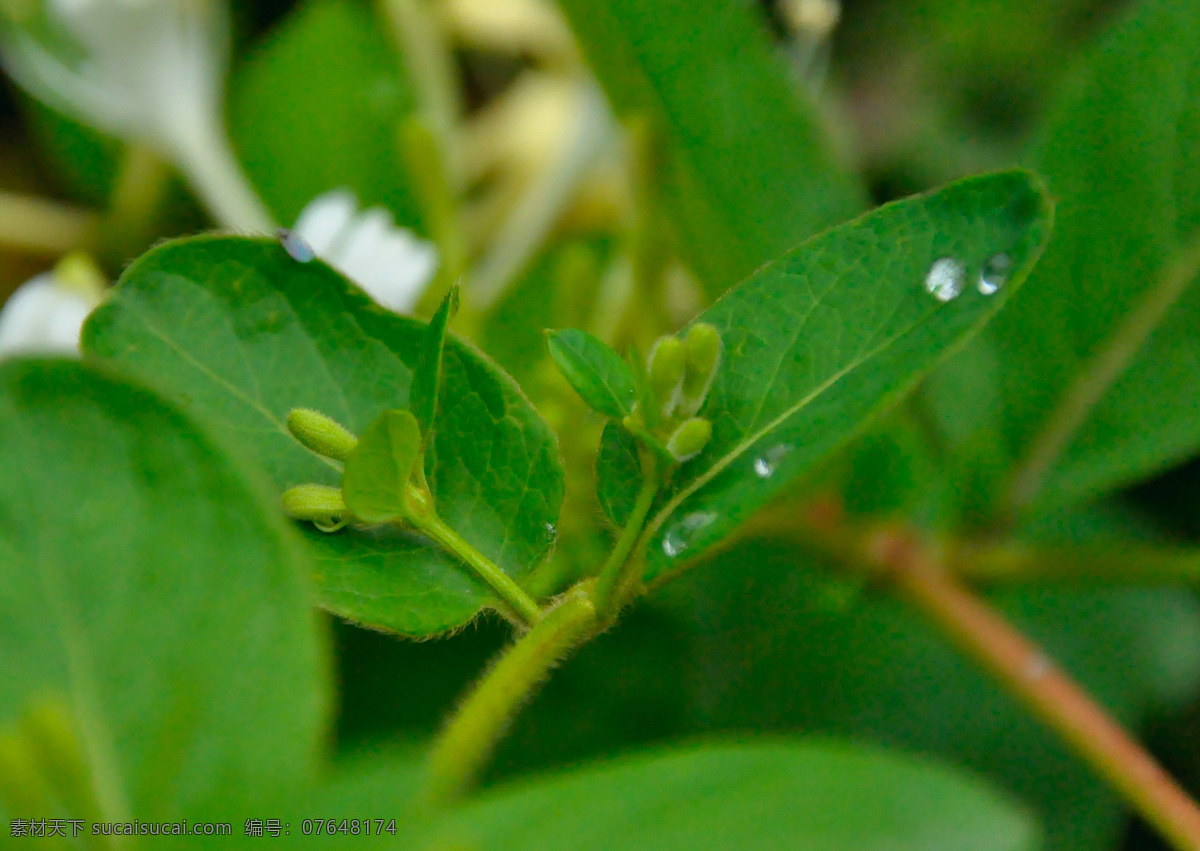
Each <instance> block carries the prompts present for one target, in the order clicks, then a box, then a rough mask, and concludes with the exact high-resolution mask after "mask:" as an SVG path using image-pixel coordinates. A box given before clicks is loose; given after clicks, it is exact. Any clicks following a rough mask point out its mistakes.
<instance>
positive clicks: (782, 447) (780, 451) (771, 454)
mask: <svg viewBox="0 0 1200 851" xmlns="http://www.w3.org/2000/svg"><path fill="white" fill-rule="evenodd" d="M791 451H792V447H791V445H790V444H787V443H781V444H779V445H778V446H772V447H771V448H770V449H768V450H767V451H766V452H764V453H763V454H762V455H759V456H758V457H757V458H755V459H754V475H756V476H758V477H759V478H760V479H769V478H771V476H773V475H775V471H776V470H777V469H778V468H779V462H780V461H782V460H783V459H784V456H786V455H787V454H788V453H789V452H791Z"/></svg>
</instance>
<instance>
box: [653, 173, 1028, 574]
mask: <svg viewBox="0 0 1200 851" xmlns="http://www.w3.org/2000/svg"><path fill="white" fill-rule="evenodd" d="M1050 220H1051V212H1050V202H1049V200H1048V199H1047V197H1046V195H1045V194H1044V191H1043V189H1042V186H1041V183H1040V181H1038V179H1037V178H1036V177H1035V176H1033V175H1031V174H1029V173H1028V172H1023V171H1013V172H1006V173H1001V174H995V175H987V176H982V177H974V178H968V179H966V180H962V181H959V182H957V183H954V184H951V185H950V186H948V187H946V188H944V189H942V190H940V191H937V192H933V193H930V194H928V195H923V196H919V197H916V198H912V199H909V200H905V201H899V202H896V203H894V204H889V205H887V206H885V207H882V208H881V209H879V210H876V211H875V212H873V213H870V214H868V215H866V216H863V217H862V218H860V219H858V220H856V221H854V222H851V223H849V224H847V225H843V226H841V227H839V228H835V229H833V230H831V231H827V232H826V233H824V234H822V235H820V236H817V237H814V238H813V239H811V240H809V241H808V242H807V243H805V244H804V245H802V246H800V247H799V248H798V249H796V250H795V251H793V252H791V253H790V254H788V255H786V256H784V257H783V258H781V259H780V260H778V261H776V262H775V263H772V264H770V265H769V266H767V267H765V268H763V269H762V270H760V271H759V272H758V273H757V274H755V275H754V276H753V277H751V278H750V279H749V280H747V281H746V282H745V283H743V284H741V285H740V286H738V287H737V288H736V289H734V290H733V291H732V292H730V293H728V294H727V295H726V296H725V297H724V298H722V299H721V300H720V301H718V302H717V303H716V304H715V305H713V307H711V308H710V309H709V310H707V311H705V312H704V313H703V314H701V315H700V317H699V320H698V321H704V322H708V323H710V324H711V325H713V326H715V327H716V328H717V330H718V331H719V332H720V333H721V337H722V343H723V345H724V352H725V354H724V356H723V358H722V361H721V364H720V366H719V368H718V370H717V375H716V378H715V380H714V383H713V385H712V388H711V390H710V391H709V395H708V402H707V403H706V405H705V407H704V409H703V411H702V412H701V413H702V415H703V416H704V417H706V418H707V419H709V420H711V421H712V424H713V434H712V439H711V441H710V442H709V444H708V446H707V447H706V448H705V450H704V452H703V453H701V455H700V456H699V457H698V458H696V459H695V460H692V461H689V462H688V463H687V464H686V465H684V466H683V467H682V468H681V469H680V477H679V479H678V480H677V485H676V488H675V490H674V492H673V493H672V494H670V497H669V499H668V501H667V502H666V504H665V505H663V506H662V507H661V509H659V510H658V512H657V513H656V514H655V515H654V517H653V519H652V520H651V522H650V524H649V526H648V529H649V534H650V535H651V538H650V548H649V551H648V553H647V556H646V567H645V579H646V580H647V581H650V580H654V579H655V578H657V577H659V576H660V575H662V574H664V573H667V572H670V571H673V570H675V569H676V568H677V567H678V566H679V565H681V564H682V563H683V562H684V561H686V560H687V559H689V558H691V557H692V556H694V555H696V554H699V553H701V552H703V551H704V550H705V549H707V548H708V547H710V546H712V545H713V544H714V543H716V542H717V541H719V540H720V539H721V538H723V537H724V536H725V535H727V534H729V532H730V531H732V530H733V529H734V528H735V527H736V526H737V525H738V524H739V523H740V522H741V521H743V520H744V519H746V518H747V517H748V516H749V515H750V514H751V513H753V512H754V511H756V510H757V509H758V508H759V507H761V506H763V505H765V504H766V503H767V502H768V501H769V500H770V499H771V498H772V497H773V496H775V495H776V494H778V493H779V492H780V491H781V490H782V489H784V488H785V487H786V486H787V484H788V483H789V481H790V480H791V479H793V478H794V477H795V476H797V475H798V474H800V473H802V472H804V471H806V470H808V469H810V468H811V467H812V465H813V464H814V463H816V462H817V461H819V460H821V459H822V458H824V457H825V456H826V455H827V453H829V452H830V451H832V450H833V449H835V448H836V447H838V446H839V445H841V444H842V443H844V442H845V441H846V440H847V439H848V438H850V437H851V436H852V435H853V434H854V433H855V432H856V431H857V430H858V429H860V428H861V427H863V425H864V424H865V423H866V422H867V421H868V418H869V417H870V416H871V415H872V414H873V413H874V412H875V411H877V410H878V409H879V408H880V407H881V406H882V405H883V404H885V403H886V402H887V401H889V400H894V399H897V398H898V397H899V396H900V394H902V393H903V392H905V390H907V389H909V388H911V387H912V385H913V384H914V382H915V381H916V380H917V379H918V378H920V376H921V375H922V374H924V372H925V371H927V370H928V369H929V368H930V367H931V366H933V364H934V363H936V362H937V361H938V359H940V358H941V357H942V356H943V355H945V354H947V353H948V352H949V351H950V350H951V349H952V347H954V346H955V345H956V344H958V343H961V342H962V341H963V340H965V339H966V338H967V337H968V336H969V335H970V334H972V333H974V332H975V331H976V330H977V329H978V328H979V327H980V325H982V324H983V323H984V322H985V321H987V319H988V318H990V317H991V316H992V314H994V313H995V312H996V311H997V310H998V309H999V308H1000V306H1001V305H1002V304H1003V303H1004V301H1005V299H1006V298H1007V297H1008V295H1009V294H1010V293H1011V292H1012V291H1013V290H1014V289H1015V288H1016V287H1017V286H1018V285H1019V284H1020V283H1021V281H1022V280H1023V279H1024V277H1025V276H1026V275H1027V274H1028V273H1029V270H1030V269H1031V268H1032V267H1033V264H1034V262H1035V261H1036V260H1037V257H1038V255H1039V254H1040V253H1041V250H1042V246H1043V244H1044V243H1045V240H1046V238H1047V236H1048V235H1049V231H1050ZM999 255H1004V256H1005V257H1006V258H1007V259H1008V263H1009V271H1008V275H1007V281H1006V282H1005V284H1004V286H1003V287H1001V288H1000V289H999V290H998V291H996V292H993V293H991V294H986V295H985V294H984V293H983V292H982V291H981V289H980V288H979V287H977V284H979V283H980V278H981V276H982V275H984V274H985V272H986V270H987V269H988V268H989V263H994V262H995V258H996V257H998V256H999ZM984 289H986V287H985V288H984ZM951 292H953V293H955V295H951Z"/></svg>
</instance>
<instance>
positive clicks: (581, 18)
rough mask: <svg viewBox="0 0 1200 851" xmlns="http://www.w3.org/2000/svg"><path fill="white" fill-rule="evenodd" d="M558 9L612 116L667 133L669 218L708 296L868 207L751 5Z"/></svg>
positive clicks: (563, 1)
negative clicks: (638, 119)
mask: <svg viewBox="0 0 1200 851" xmlns="http://www.w3.org/2000/svg"><path fill="white" fill-rule="evenodd" d="M559 5H560V6H561V7H562V9H563V11H564V12H565V13H566V15H567V18H568V19H569V20H570V23H571V26H572V28H573V29H574V31H575V35H576V37H577V38H578V39H579V41H580V44H581V45H582V47H583V51H584V53H585V54H586V55H587V58H588V60H589V62H590V63H591V65H592V68H593V69H594V70H595V72H596V75H597V76H598V77H599V78H600V82H601V84H602V85H603V86H604V89H605V91H606V92H607V94H608V96H609V98H610V99H611V100H612V102H613V104H614V106H615V107H616V109H617V111H618V112H619V113H621V114H624V115H627V116H637V117H641V118H644V119H647V120H648V122H649V125H650V127H651V128H652V129H653V130H654V131H657V132H659V133H661V134H663V136H664V138H665V145H664V146H663V147H664V148H665V153H666V162H665V164H664V166H663V174H662V175H661V177H662V179H663V181H664V183H665V186H664V187H663V188H664V190H665V194H666V199H665V200H666V203H665V204H664V212H666V213H669V214H670V215H671V216H672V217H673V218H674V224H675V227H676V230H677V232H678V237H679V242H680V244H681V249H682V251H683V254H684V257H685V258H686V260H687V261H688V262H689V264H690V265H691V266H692V268H693V270H694V271H695V272H696V274H697V275H698V276H699V278H700V279H701V280H702V281H703V283H704V286H705V289H706V290H707V292H709V293H710V294H711V295H714V296H715V295H718V294H720V293H721V292H723V291H725V290H726V289H727V288H729V287H730V286H732V285H733V284H736V283H737V282H738V281H740V280H742V279H743V278H745V277H746V276H747V275H749V274H750V273H751V272H753V271H755V270H756V269H757V268H758V267H759V266H761V265H762V264H763V263H766V262H767V261H769V260H774V259H775V258H777V257H779V256H780V255H781V254H783V253H784V252H786V251H788V250H790V249H791V248H793V247H795V246H796V245H797V244H798V243H800V242H801V241H802V240H804V239H807V238H808V237H810V236H812V235H813V234H814V233H816V232H817V231H820V230H822V229H824V228H826V227H829V226H830V225H834V224H837V223H839V222H841V221H844V220H845V219H847V218H849V217H850V216H852V215H854V214H855V213H857V212H858V211H860V210H861V209H862V208H863V207H864V206H865V203H866V200H865V193H864V192H863V190H862V188H861V187H860V186H859V185H858V183H857V182H856V181H855V179H854V178H853V177H851V176H850V175H849V173H848V172H847V171H846V170H845V169H843V168H842V167H841V166H840V165H839V163H838V162H837V161H836V158H835V157H834V155H833V153H832V151H831V148H832V145H831V143H830V141H829V140H828V139H827V138H826V137H825V133H824V131H823V128H822V127H821V122H820V119H819V117H818V113H817V110H816V109H815V108H814V107H813V106H812V105H810V104H809V103H807V102H806V100H805V98H804V96H803V95H802V93H801V92H800V90H799V86H798V85H797V84H796V83H795V81H794V80H793V79H792V78H791V77H790V75H789V74H788V72H787V71H786V70H785V68H784V66H783V65H782V63H781V62H779V61H778V59H777V58H776V57H775V56H774V55H773V54H772V47H771V44H770V42H769V40H768V38H767V34H766V32H765V30H764V28H763V25H762V21H761V20H759V19H758V18H757V16H756V13H755V10H754V9H753V8H752V7H751V6H750V5H748V4H746V3H741V2H728V0H659V2H655V3H645V2H641V0H600V1H599V2H597V0H560V2H559Z"/></svg>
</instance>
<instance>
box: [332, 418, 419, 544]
mask: <svg viewBox="0 0 1200 851" xmlns="http://www.w3.org/2000/svg"><path fill="white" fill-rule="evenodd" d="M420 457H421V428H420V426H418V425H417V420H416V417H414V416H413V415H412V414H410V413H409V412H408V411H384V412H383V413H382V414H380V415H379V416H378V417H377V418H376V419H375V421H374V422H372V423H371V424H370V425H369V426H367V429H366V431H364V432H363V433H362V437H360V438H359V439H358V444H357V445H356V446H355V447H354V450H353V451H352V452H351V453H350V456H349V457H348V458H347V459H346V471H345V473H344V474H343V476H342V493H343V495H344V497H345V500H346V507H347V508H349V509H350V511H351V513H353V514H354V516H355V517H357V518H359V519H360V520H365V521H367V522H368V523H382V522H384V521H385V520H394V519H396V518H397V517H400V516H402V515H404V514H405V513H406V511H407V502H406V500H405V491H406V490H407V487H408V481H409V479H410V478H411V477H412V472H413V468H414V467H415V466H416V464H417V461H418V460H419V459H420Z"/></svg>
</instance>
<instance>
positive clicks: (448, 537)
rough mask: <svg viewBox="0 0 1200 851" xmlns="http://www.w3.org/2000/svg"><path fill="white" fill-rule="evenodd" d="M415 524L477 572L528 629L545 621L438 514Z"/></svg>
mask: <svg viewBox="0 0 1200 851" xmlns="http://www.w3.org/2000/svg"><path fill="white" fill-rule="evenodd" d="M413 524H414V525H416V526H417V528H418V529H420V530H421V531H422V532H424V533H425V534H426V535H428V536H429V537H431V538H433V540H435V541H436V542H437V543H439V544H441V545H442V546H443V547H445V548H446V549H447V550H449V551H450V552H452V553H454V554H455V555H456V556H458V557H459V558H460V559H462V560H463V561H464V562H465V563H466V565H467V567H469V568H471V569H472V570H473V571H475V573H476V575H477V576H479V578H480V579H482V580H483V581H484V582H486V583H487V584H488V585H490V586H491V588H492V590H493V591H495V592H496V593H497V594H499V595H500V599H502V600H503V601H504V602H505V603H507V604H508V606H509V607H510V608H512V610H513V611H515V612H516V613H517V614H518V615H520V616H521V618H522V619H523V620H524V621H525V623H526V625H528V626H533V625H534V624H536V623H537V622H538V621H540V620H541V619H542V610H541V609H539V608H538V604H537V603H536V602H535V601H534V599H533V598H532V597H530V596H529V595H528V594H527V593H525V590H524V589H523V588H521V586H520V585H518V584H517V583H516V582H514V581H513V579H512V577H511V576H509V575H508V574H507V573H505V572H504V571H503V570H501V569H500V568H499V567H497V566H496V564H495V563H494V562H493V561H492V560H491V559H489V558H488V557H487V556H485V555H484V554H483V553H481V552H480V551H479V550H477V549H475V548H474V547H473V546H471V545H470V544H468V543H467V542H466V541H465V540H463V537H462V536H461V535H459V534H458V533H457V532H455V531H454V530H453V529H451V528H450V527H449V526H447V525H446V523H445V522H444V521H443V520H442V518H440V517H438V516H437V515H436V514H433V515H430V516H428V517H418V518H413Z"/></svg>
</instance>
